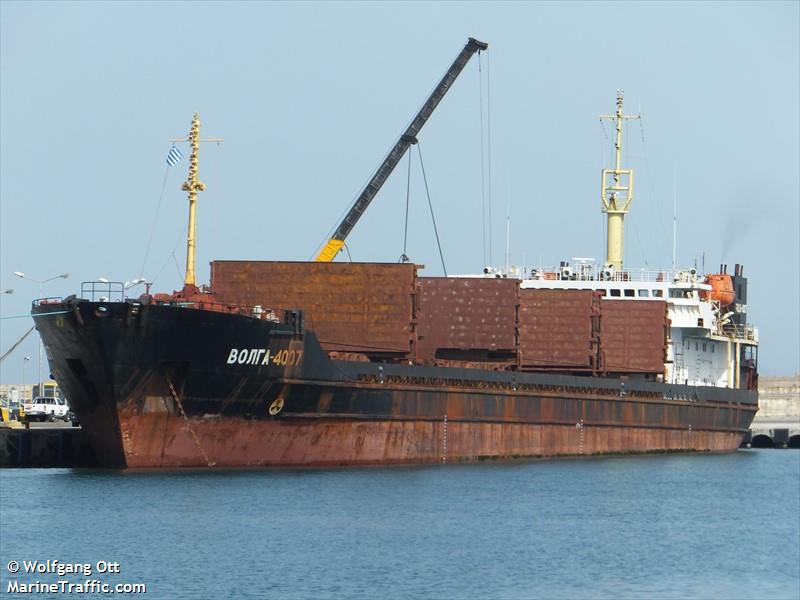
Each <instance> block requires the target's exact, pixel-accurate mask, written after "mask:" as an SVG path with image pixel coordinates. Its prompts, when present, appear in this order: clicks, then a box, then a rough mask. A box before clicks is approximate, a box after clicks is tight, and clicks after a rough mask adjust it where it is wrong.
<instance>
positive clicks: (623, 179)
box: [600, 90, 640, 272]
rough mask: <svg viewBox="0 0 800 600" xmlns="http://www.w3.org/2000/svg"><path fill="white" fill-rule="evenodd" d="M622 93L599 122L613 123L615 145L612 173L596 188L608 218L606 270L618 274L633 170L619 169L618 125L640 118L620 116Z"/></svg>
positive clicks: (629, 202)
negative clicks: (613, 109)
mask: <svg viewBox="0 0 800 600" xmlns="http://www.w3.org/2000/svg"><path fill="white" fill-rule="evenodd" d="M622 97H623V91H622V90H617V112H616V114H614V115H603V116H601V117H600V119H601V120H603V119H609V120H614V121H615V123H616V130H617V131H616V133H617V136H616V141H615V142H614V149H615V151H616V159H615V162H614V168H613V169H603V176H602V180H601V185H600V199H601V200H602V203H603V208H602V211H603V212H604V213H606V214H607V215H608V233H607V247H606V262H605V265H604V268H605V269H607V270H611V271H612V272H613V271H614V270H616V271H621V270H622V256H623V250H624V234H625V228H624V222H623V220H624V218H625V215H626V214H627V213H628V211H629V210H630V206H631V202H632V201H633V169H623V168H622V123H623V121H624V120H625V119H638V118H639V116H640V115H635V116H634V115H625V114H623V112H622Z"/></svg>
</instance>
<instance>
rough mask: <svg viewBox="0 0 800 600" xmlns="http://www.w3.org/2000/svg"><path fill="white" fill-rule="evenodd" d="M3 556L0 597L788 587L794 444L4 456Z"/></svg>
mask: <svg viewBox="0 0 800 600" xmlns="http://www.w3.org/2000/svg"><path fill="white" fill-rule="evenodd" d="M0 558H2V560H1V561H0V573H1V574H0V585H1V586H2V591H0V595H2V594H7V593H8V592H9V590H11V592H12V593H11V595H12V596H19V595H24V596H27V595H28V594H22V593H21V592H19V590H20V589H23V588H20V584H26V585H34V586H35V585H36V584H37V582H38V585H39V587H38V588H36V589H39V591H40V592H41V590H42V586H46V585H52V584H54V583H55V584H56V585H59V586H61V587H60V588H58V593H53V594H52V597H71V594H70V593H68V590H69V588H68V587H67V586H68V584H70V583H71V584H73V588H72V590H73V593H75V594H76V595H85V594H83V593H81V594H78V592H77V591H76V590H79V588H77V587H74V586H78V585H83V586H85V587H86V589H85V590H84V591H89V592H91V591H96V589H98V588H97V587H96V586H99V585H103V584H105V585H109V586H112V587H113V586H117V585H119V586H125V585H128V586H130V585H131V584H144V585H145V586H146V594H141V593H140V594H132V593H131V594H125V593H124V590H130V589H132V588H131V587H122V588H120V592H119V593H117V594H115V596H117V597H120V594H122V597H142V598H244V597H252V598H615V599H616V598H725V599H727V598H770V599H771V600H779V599H787V600H789V599H791V600H796V599H797V598H800V452H796V451H793V450H740V451H738V452H734V453H731V454H722V455H661V456H646V457H624V458H591V459H583V460H576V459H572V460H550V461H531V462H515V463H483V464H474V465H434V466H427V467H393V468H359V469H332V470H310V469H309V470H258V471H241V470H239V471H230V470H227V471H221V470H213V469H212V470H208V471H190V472H180V471H178V472H116V471H98V470H77V469H6V470H3V471H1V472H0ZM48 560H49V561H51V562H50V563H47V562H46V561H48ZM33 561H38V562H36V563H34V562H33ZM54 561H58V562H54ZM12 563H16V565H17V566H16V568H17V571H16V573H12V572H9V568H11V569H12V570H13V568H14V564H12ZM59 565H62V567H61V568H60V571H59ZM64 565H71V570H70V571H69V572H67V567H66V566H64ZM114 565H116V566H114ZM87 566H88V572H87V571H86V570H85V569H84V567H87ZM26 571H27V572H26ZM91 581H95V582H96V583H92V584H90V583H89V582H91ZM15 582H16V583H15ZM58 582H64V583H63V584H60V583H58ZM90 585H91V586H92V588H91V589H89V587H88V586H90ZM9 586H11V587H9ZM15 586H16V587H15ZM44 589H51V588H44ZM52 589H55V588H52ZM139 589H141V588H139ZM15 590H16V591H15ZM62 590H63V591H64V593H62ZM33 595H35V596H37V597H43V594H41V593H37V594H33Z"/></svg>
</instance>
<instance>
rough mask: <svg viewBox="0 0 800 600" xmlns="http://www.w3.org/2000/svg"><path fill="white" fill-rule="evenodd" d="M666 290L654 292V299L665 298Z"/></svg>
mask: <svg viewBox="0 0 800 600" xmlns="http://www.w3.org/2000/svg"><path fill="white" fill-rule="evenodd" d="M663 297H664V290H653V298H663Z"/></svg>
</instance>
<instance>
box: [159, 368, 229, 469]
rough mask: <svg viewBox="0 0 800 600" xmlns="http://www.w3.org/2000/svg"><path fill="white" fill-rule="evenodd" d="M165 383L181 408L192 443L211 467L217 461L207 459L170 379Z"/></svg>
mask: <svg viewBox="0 0 800 600" xmlns="http://www.w3.org/2000/svg"><path fill="white" fill-rule="evenodd" d="M167 384H169V391H170V392H172V397H173V398H175V402H177V403H178V408H180V410H181V415H183V418H184V420H185V421H186V427H188V428H189V433H191V434H192V438H193V439H194V443H195V444H197V449H198V450H200V454H202V455H203V459H204V460H205V461H206V465H208V466H209V467H213V466H214V465H216V464H217V463H215V462H213V461H211V460H209V458H208V454H206V451H205V450H203V446H202V445H201V444H200V440H199V439H198V438H197V434H196V433H195V432H194V429H193V428H192V424H191V422H190V421H189V417H187V416H186V411H185V410H183V403H182V402H181V399H180V398H179V397H178V393H177V392H176V391H175V388H174V387H173V385H172V381H171V380H170V378H169V377H167Z"/></svg>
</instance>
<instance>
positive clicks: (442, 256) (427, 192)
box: [417, 142, 447, 277]
mask: <svg viewBox="0 0 800 600" xmlns="http://www.w3.org/2000/svg"><path fill="white" fill-rule="evenodd" d="M421 146H422V145H421V144H420V143H419V142H417V152H418V153H419V166H420V167H421V168H422V180H423V181H424V182H425V193H426V194H427V195H428V207H429V208H430V209H431V221H433V233H435V234H436V245H437V246H438V247H439V259H440V260H441V261H442V271H444V276H445V277H447V267H445V266H444V254H442V244H441V242H440V241H439V230H438V229H437V227H436V217H434V216H433V203H432V202H431V192H430V190H429V189H428V178H427V176H426V175H425V165H424V164H423V163H422V148H421Z"/></svg>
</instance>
